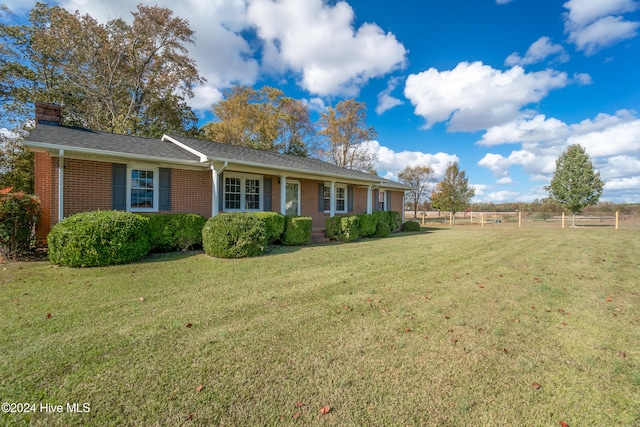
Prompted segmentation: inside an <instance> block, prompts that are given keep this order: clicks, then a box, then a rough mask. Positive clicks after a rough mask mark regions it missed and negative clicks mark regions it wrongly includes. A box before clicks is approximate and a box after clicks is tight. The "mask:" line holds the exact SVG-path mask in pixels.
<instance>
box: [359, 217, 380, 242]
mask: <svg viewBox="0 0 640 427" xmlns="http://www.w3.org/2000/svg"><path fill="white" fill-rule="evenodd" d="M358 218H359V219H360V237H369V236H373V234H374V233H375V232H376V224H377V223H378V219H377V218H376V217H375V216H374V215H373V214H360V215H358Z"/></svg>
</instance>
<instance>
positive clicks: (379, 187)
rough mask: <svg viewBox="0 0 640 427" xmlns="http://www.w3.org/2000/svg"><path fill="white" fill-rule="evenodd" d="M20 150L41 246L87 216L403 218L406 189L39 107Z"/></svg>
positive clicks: (321, 222) (300, 161)
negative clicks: (85, 123) (60, 227)
mask: <svg viewBox="0 0 640 427" xmlns="http://www.w3.org/2000/svg"><path fill="white" fill-rule="evenodd" d="M36 123H37V124H36V127H35V128H34V130H33V131H32V132H31V133H30V135H29V136H28V137H27V138H26V139H25V141H24V146H25V147H27V148H28V149H29V150H31V151H33V152H34V153H35V193H36V195H38V196H39V197H40V200H41V203H42V218H41V220H40V223H39V226H38V238H39V239H41V240H45V239H46V236H47V234H48V233H49V231H50V230H51V227H52V226H53V225H54V224H55V223H57V222H58V221H60V220H61V219H62V218H64V217H67V216H69V215H73V214H75V213H79V212H83V211H90V210H98V209H100V210H111V209H118V210H127V211H131V212H161V213H195V214H200V215H203V216H204V217H207V218H208V217H211V216H214V215H216V214H218V213H219V212H254V211H274V212H281V213H283V214H290V215H305V216H309V217H311V218H312V219H313V228H314V230H324V228H325V219H326V218H328V217H332V216H335V215H346V214H348V213H371V212H373V211H374V210H395V211H398V212H404V209H403V207H404V192H405V191H406V190H408V189H409V187H407V186H405V185H404V184H400V183H398V182H395V181H391V180H387V179H384V178H380V177H377V176H375V175H371V174H367V173H364V172H359V171H354V170H349V169H345V168H341V167H338V166H336V165H333V164H330V163H326V162H323V161H320V160H317V159H308V158H302V157H296V156H290V155H286V154H280V153H274V152H269V151H261V150H255V149H251V148H246V147H240V146H234V145H226V144H219V143H215V142H210V141H203V140H197V139H192V138H185V137H182V136H176V135H164V136H163V137H162V138H161V139H150V138H141V137H135V136H127V135H119V134H113V133H107V132H98V131H93V130H88V129H81V128H72V127H67V126H63V125H62V124H61V108H60V107H59V106H56V105H53V104H44V103H36Z"/></svg>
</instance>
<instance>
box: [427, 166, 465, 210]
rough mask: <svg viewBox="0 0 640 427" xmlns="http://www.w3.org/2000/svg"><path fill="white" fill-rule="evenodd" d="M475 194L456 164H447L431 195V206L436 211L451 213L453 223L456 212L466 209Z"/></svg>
mask: <svg viewBox="0 0 640 427" xmlns="http://www.w3.org/2000/svg"><path fill="white" fill-rule="evenodd" d="M475 194H476V193H475V190H474V189H473V188H472V187H469V180H468V179H467V177H466V173H465V171H461V170H460V168H459V166H458V162H455V163H449V164H448V165H447V170H446V171H445V173H444V177H443V178H442V181H440V182H439V183H438V185H437V186H436V189H435V190H434V192H433V193H432V194H431V205H432V206H433V207H434V208H436V209H438V210H441V211H448V212H451V214H452V215H453V218H454V222H455V216H456V212H461V211H463V210H464V209H466V207H467V206H469V203H470V202H471V199H472V198H473V196H475Z"/></svg>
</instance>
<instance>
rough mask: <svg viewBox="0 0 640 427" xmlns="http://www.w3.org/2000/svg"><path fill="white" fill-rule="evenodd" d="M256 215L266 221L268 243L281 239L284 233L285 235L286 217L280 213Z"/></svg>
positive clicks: (260, 213) (259, 213)
mask: <svg viewBox="0 0 640 427" xmlns="http://www.w3.org/2000/svg"><path fill="white" fill-rule="evenodd" d="M254 215H255V216H257V217H258V218H260V219H261V220H262V221H264V225H265V227H266V230H267V243H273V242H276V241H278V240H280V239H281V237H282V233H284V221H285V219H284V215H282V214H281V213H279V212H256V213H255V214H254Z"/></svg>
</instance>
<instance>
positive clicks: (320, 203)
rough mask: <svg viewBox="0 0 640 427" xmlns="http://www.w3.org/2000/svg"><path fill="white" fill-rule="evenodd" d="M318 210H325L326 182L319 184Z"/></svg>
mask: <svg viewBox="0 0 640 427" xmlns="http://www.w3.org/2000/svg"><path fill="white" fill-rule="evenodd" d="M318 212H324V183H323V182H320V183H319V184H318Z"/></svg>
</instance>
